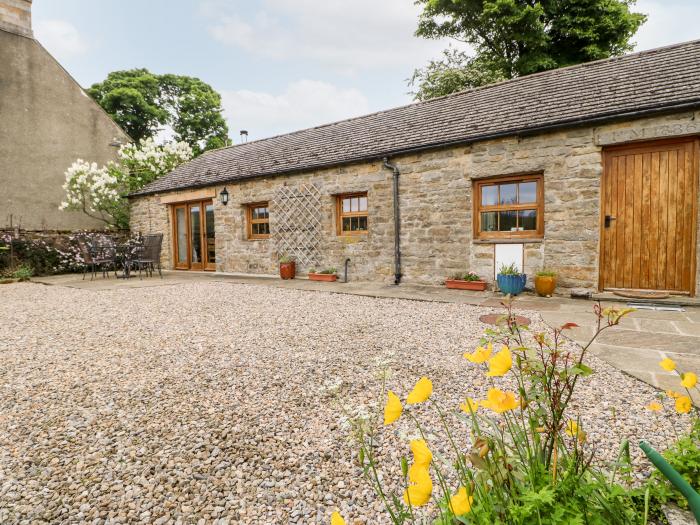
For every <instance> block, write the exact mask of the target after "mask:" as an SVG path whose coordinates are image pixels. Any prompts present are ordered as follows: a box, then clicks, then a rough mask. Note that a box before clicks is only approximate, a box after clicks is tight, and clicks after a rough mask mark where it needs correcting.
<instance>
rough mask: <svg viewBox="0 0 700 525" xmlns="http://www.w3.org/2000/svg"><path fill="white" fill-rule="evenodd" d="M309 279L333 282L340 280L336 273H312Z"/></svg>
mask: <svg viewBox="0 0 700 525" xmlns="http://www.w3.org/2000/svg"><path fill="white" fill-rule="evenodd" d="M309 280H310V281H324V282H327V283H332V282H335V281H337V280H338V276H337V275H336V274H334V273H310V274H309Z"/></svg>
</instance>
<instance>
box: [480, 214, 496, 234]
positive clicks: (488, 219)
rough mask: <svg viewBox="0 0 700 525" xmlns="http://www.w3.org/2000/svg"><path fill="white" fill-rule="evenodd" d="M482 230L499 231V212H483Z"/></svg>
mask: <svg viewBox="0 0 700 525" xmlns="http://www.w3.org/2000/svg"><path fill="white" fill-rule="evenodd" d="M481 231H482V232H495V231H498V213H497V212H495V211H489V212H486V213H482V214H481Z"/></svg>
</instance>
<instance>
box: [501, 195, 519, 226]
mask: <svg viewBox="0 0 700 525" xmlns="http://www.w3.org/2000/svg"><path fill="white" fill-rule="evenodd" d="M499 188H500V192H501V198H500V200H499V204H515V203H516V202H517V201H518V185H517V184H501V185H500V186H499ZM501 231H503V229H501Z"/></svg>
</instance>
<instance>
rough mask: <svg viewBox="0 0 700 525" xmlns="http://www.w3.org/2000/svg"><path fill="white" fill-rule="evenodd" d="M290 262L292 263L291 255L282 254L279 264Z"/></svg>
mask: <svg viewBox="0 0 700 525" xmlns="http://www.w3.org/2000/svg"><path fill="white" fill-rule="evenodd" d="M290 262H294V257H292V256H291V255H287V254H284V255H282V256H281V257H280V264H288V263H290Z"/></svg>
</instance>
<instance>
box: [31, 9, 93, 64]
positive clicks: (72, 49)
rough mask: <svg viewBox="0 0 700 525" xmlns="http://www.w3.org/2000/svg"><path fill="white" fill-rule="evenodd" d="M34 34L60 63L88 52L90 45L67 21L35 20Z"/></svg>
mask: <svg viewBox="0 0 700 525" xmlns="http://www.w3.org/2000/svg"><path fill="white" fill-rule="evenodd" d="M33 24H34V34H35V36H36V38H37V40H39V42H41V43H42V45H43V46H44V47H45V48H46V49H48V50H49V52H50V53H51V54H52V55H54V56H55V57H56V58H57V59H59V61H61V60H62V59H65V58H69V57H72V56H76V55H82V54H83V53H85V52H86V51H87V50H88V44H87V42H86V41H85V39H84V38H83V37H82V36H81V35H80V33H79V32H78V30H77V28H76V27H75V26H74V25H73V24H71V23H70V22H66V21H65V20H42V19H38V20H34V23H33Z"/></svg>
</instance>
